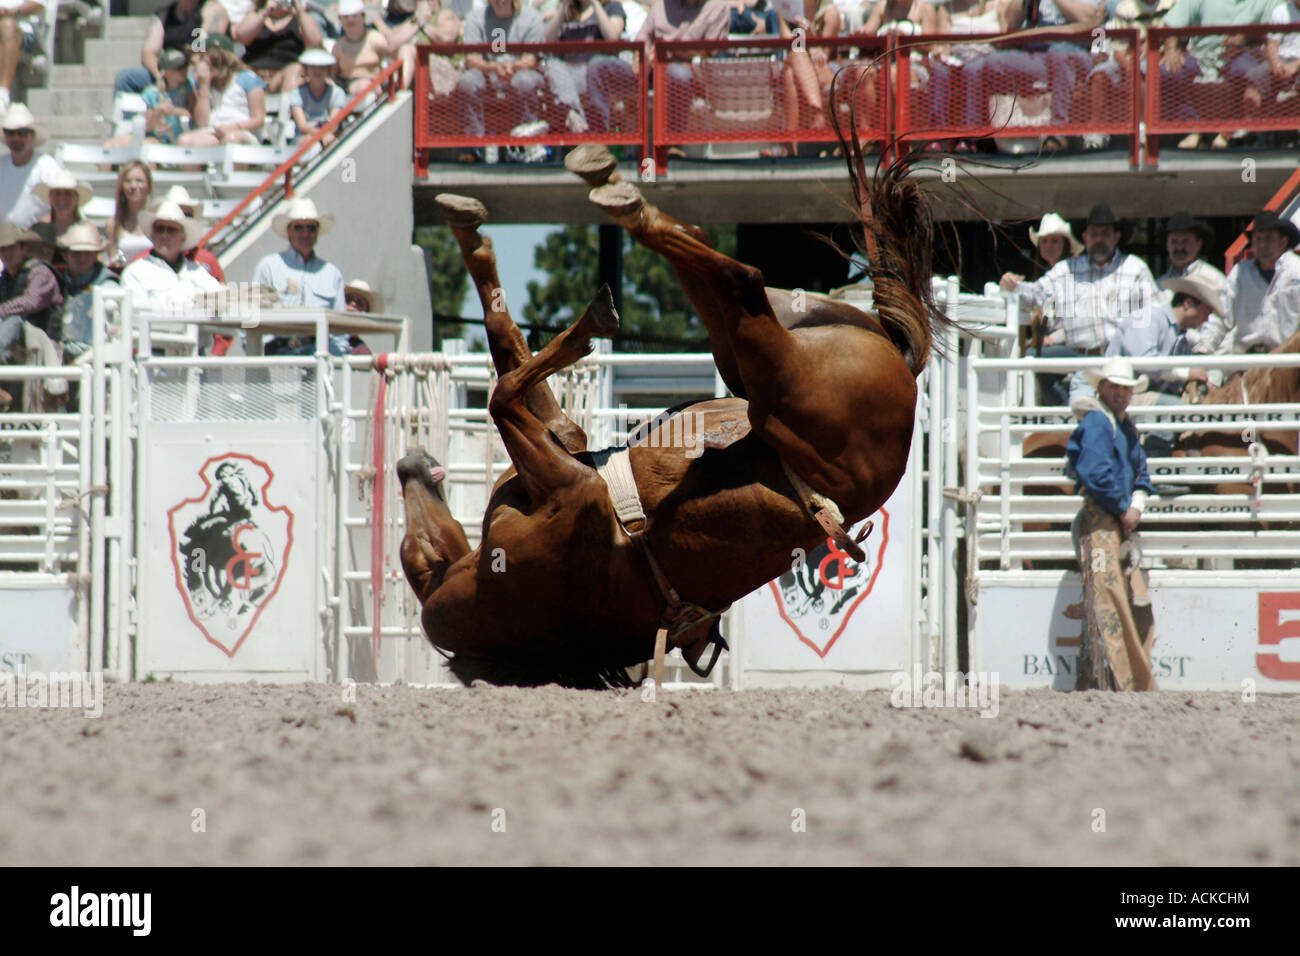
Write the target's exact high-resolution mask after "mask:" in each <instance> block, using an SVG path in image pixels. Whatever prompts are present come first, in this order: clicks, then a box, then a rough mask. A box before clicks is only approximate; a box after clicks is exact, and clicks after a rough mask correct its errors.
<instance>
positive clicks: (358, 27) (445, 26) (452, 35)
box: [334, 0, 469, 94]
mask: <svg viewBox="0 0 1300 956" xmlns="http://www.w3.org/2000/svg"><path fill="white" fill-rule="evenodd" d="M346 2H348V3H351V2H353V0H346ZM339 9H340V11H341V10H342V6H340V8H339ZM388 10H389V13H390V14H393V13H395V10H394V8H393V6H392V4H390V5H389V7H388ZM465 12H466V14H468V13H469V7H468V6H466V8H465ZM403 14H404V16H405V19H402V20H399V21H397V23H395V24H394V25H392V26H389V25H388V24H387V23H385V22H383V21H380V22H379V23H377V24H376V25H375V29H373V30H366V31H365V34H364V37H362V36H360V35H359V34H360V32H361V31H362V30H363V29H364V21H357V20H349V19H347V18H345V17H344V16H343V14H342V13H341V12H340V14H339V22H340V23H342V24H343V27H344V32H345V36H344V37H343V38H342V39H340V40H339V42H338V43H336V44H335V45H334V55H335V56H337V57H338V58H339V76H340V77H341V78H345V79H347V80H348V81H349V83H352V82H356V81H358V80H359V81H361V82H360V83H358V85H357V86H356V87H355V89H354V90H353V92H354V94H355V93H356V92H359V91H360V90H361V89H362V88H364V87H365V86H366V84H367V83H368V82H369V81H370V80H371V79H373V78H374V77H376V76H378V75H379V70H380V63H379V58H381V57H384V56H396V57H398V58H399V59H400V60H401V61H402V87H403V88H409V87H410V86H411V84H412V83H414V82H415V49H416V47H417V46H418V45H420V44H422V43H455V42H457V41H458V40H459V39H460V33H461V29H462V26H463V24H462V22H461V17H460V16H458V15H457V14H456V13H455V12H454V11H453V10H452V9H451V8H450V7H442V8H441V9H439V7H438V4H437V3H436V2H432V0H418V2H417V3H416V4H415V9H414V12H412V13H410V14H405V13H404V12H403ZM349 28H350V29H351V32H350V33H349V32H347V31H348V30H349ZM376 33H378V34H379V37H380V39H382V40H383V43H384V46H383V47H382V48H381V47H380V45H379V43H378V42H377V41H376V40H375V39H374V37H373V34H376ZM354 34H358V36H354ZM344 40H347V41H348V43H347V45H346V46H345V47H344V49H343V51H340V49H339V47H340V45H342V44H343V41H344ZM363 44H364V45H363ZM354 48H355V49H356V50H359V51H360V52H358V53H355V54H354V53H353V52H352V51H353V49H354ZM354 56H355V66H353V65H352V59H353V57H354ZM372 60H373V61H374V62H373V65H372V63H371V61H372Z"/></svg>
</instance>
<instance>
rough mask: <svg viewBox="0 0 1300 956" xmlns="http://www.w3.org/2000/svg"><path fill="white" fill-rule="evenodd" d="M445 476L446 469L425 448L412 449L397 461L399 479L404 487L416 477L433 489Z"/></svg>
mask: <svg viewBox="0 0 1300 956" xmlns="http://www.w3.org/2000/svg"><path fill="white" fill-rule="evenodd" d="M445 477H447V473H446V471H444V470H443V468H442V466H440V465H439V464H438V463H437V462H436V461H434V460H433V456H432V455H430V454H429V453H428V452H426V451H425V450H424V449H423V448H414V449H412V450H411V453H410V454H409V455H406V456H405V457H403V458H402V459H401V460H400V461H398V463H397V480H398V482H399V483H400V484H401V486H402V487H403V488H405V487H406V483H407V482H408V481H411V480H413V479H416V480H419V482H420V483H421V484H423V485H424V486H425V487H426V488H428V489H429V490H431V491H432V490H433V488H434V487H435V486H436V485H438V484H440V483H441V482H442V480H443V479H444V478H445Z"/></svg>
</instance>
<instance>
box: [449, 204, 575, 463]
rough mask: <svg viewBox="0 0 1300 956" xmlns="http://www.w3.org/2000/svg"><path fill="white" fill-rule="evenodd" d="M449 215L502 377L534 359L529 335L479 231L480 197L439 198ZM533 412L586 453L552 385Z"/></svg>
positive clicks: (532, 397)
mask: <svg viewBox="0 0 1300 956" xmlns="http://www.w3.org/2000/svg"><path fill="white" fill-rule="evenodd" d="M434 202H436V203H437V204H438V208H439V209H441V210H442V213H443V216H444V217H446V220H447V225H448V226H449V227H450V228H451V234H452V235H453V236H454V237H455V239H456V243H457V245H459V246H460V252H461V256H462V257H463V258H464V260H465V267H466V269H468V270H469V274H470V278H471V279H473V281H474V288H475V290H477V292H478V297H479V302H480V303H481V304H482V306H483V324H484V328H485V329H486V331H487V339H488V351H489V352H490V353H491V355H492V364H493V365H495V366H496V370H497V375H498V376H501V375H505V374H507V373H509V372H512V371H514V370H515V369H517V368H518V367H519V366H520V365H522V364H523V363H524V362H527V361H528V360H529V359H530V358H532V357H533V353H532V350H531V349H529V348H528V342H527V341H526V340H525V339H524V334H523V332H521V331H520V330H519V326H517V325H516V324H515V322H514V319H512V318H511V317H510V310H509V309H508V308H507V306H506V295H505V291H504V290H503V289H502V288H501V279H500V278H499V276H498V275H497V258H496V253H495V252H494V251H493V249H492V240H491V239H489V238H488V237H487V236H484V235H481V234H480V233H479V231H478V230H479V227H480V226H482V225H483V223H485V222H486V221H487V209H486V208H485V207H484V206H483V204H482V203H481V202H479V201H478V200H477V199H471V198H469V197H468V196H456V195H453V194H451V193H440V194H439V195H438V196H436V197H435V198H434ZM525 401H526V402H527V403H528V408H529V410H530V411H531V412H532V413H533V415H535V416H536V417H537V419H538V420H539V421H541V422H542V423H543V424H545V425H546V427H547V428H548V429H549V430H550V431H551V433H552V434H553V435H554V436H555V437H556V438H557V439H558V440H559V441H560V444H562V445H563V446H564V447H565V450H567V451H568V452H570V453H572V454H577V453H578V452H581V451H586V450H587V433H586V432H584V431H583V430H582V428H581V426H579V425H578V424H577V423H576V422H575V421H573V420H572V419H571V418H569V417H568V416H567V415H565V414H564V411H563V409H561V408H560V403H559V402H557V401H556V400H555V394H554V393H553V392H552V391H551V389H550V387H549V386H546V385H543V386H541V387H540V388H534V389H533V390H532V391H530V392H529V393H528V395H527V396H526V397H525Z"/></svg>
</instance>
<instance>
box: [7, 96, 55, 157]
mask: <svg viewBox="0 0 1300 956" xmlns="http://www.w3.org/2000/svg"><path fill="white" fill-rule="evenodd" d="M0 129H29V130H32V131H33V132H34V133H36V145H37V146H39V145H40V144H41V143H43V142H45V137H46V132H45V127H44V126H42V125H41V124H40V123H38V122H36V117H35V116H33V115H32V111H31V110H29V109H28V108H27V107H26V106H25V105H23V104H22V103H14V104H12V105H11V106H10V107H9V109H8V110H6V111H5V116H4V120H3V121H0Z"/></svg>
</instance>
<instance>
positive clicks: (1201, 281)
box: [1160, 273, 1223, 318]
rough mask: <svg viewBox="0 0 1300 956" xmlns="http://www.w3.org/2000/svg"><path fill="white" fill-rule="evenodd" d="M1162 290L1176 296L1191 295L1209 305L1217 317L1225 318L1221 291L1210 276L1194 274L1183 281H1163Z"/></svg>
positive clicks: (1161, 282)
mask: <svg viewBox="0 0 1300 956" xmlns="http://www.w3.org/2000/svg"><path fill="white" fill-rule="evenodd" d="M1160 288H1162V289H1168V290H1169V291H1170V292H1173V293H1175V294H1177V293H1179V292H1181V293H1183V294H1184V295H1190V296H1191V297H1192V298H1193V299H1196V300H1197V301H1198V302H1204V303H1205V304H1206V305H1208V306H1209V307H1210V311H1211V312H1213V313H1214V314H1215V315H1217V316H1219V317H1220V318H1222V317H1223V300H1222V299H1220V298H1219V290H1218V288H1216V286H1215V283H1214V281H1213V280H1212V279H1210V277H1209V276H1206V275H1200V274H1198V273H1192V274H1191V275H1188V276H1183V277H1182V278H1181V279H1161V280H1160Z"/></svg>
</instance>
